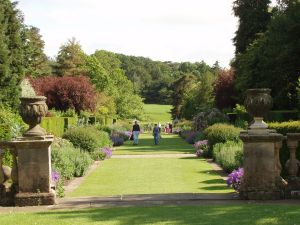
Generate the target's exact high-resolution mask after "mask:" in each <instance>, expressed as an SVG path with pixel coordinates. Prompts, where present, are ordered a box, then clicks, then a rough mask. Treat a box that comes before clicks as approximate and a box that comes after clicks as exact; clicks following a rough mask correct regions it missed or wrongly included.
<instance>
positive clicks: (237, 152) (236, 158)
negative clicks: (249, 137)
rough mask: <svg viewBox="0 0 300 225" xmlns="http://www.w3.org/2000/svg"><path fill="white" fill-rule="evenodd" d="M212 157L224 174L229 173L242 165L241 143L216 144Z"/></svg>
mask: <svg viewBox="0 0 300 225" xmlns="http://www.w3.org/2000/svg"><path fill="white" fill-rule="evenodd" d="M213 157H214V159H215V161H216V162H217V163H218V164H220V166H222V168H223V169H224V170H225V171H226V172H228V173H230V172H232V171H233V170H234V169H237V168H239V167H241V166H242V164H243V142H242V141H238V142H235V141H227V142H225V143H217V144H215V145H214V148H213Z"/></svg>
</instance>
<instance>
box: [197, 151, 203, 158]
mask: <svg viewBox="0 0 300 225" xmlns="http://www.w3.org/2000/svg"><path fill="white" fill-rule="evenodd" d="M195 154H196V156H197V157H200V156H201V155H202V154H203V150H202V149H199V150H197V151H196V153H195Z"/></svg>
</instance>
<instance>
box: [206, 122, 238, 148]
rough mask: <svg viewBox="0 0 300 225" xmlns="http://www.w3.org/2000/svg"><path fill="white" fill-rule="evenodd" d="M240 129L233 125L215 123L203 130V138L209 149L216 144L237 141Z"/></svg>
mask: <svg viewBox="0 0 300 225" xmlns="http://www.w3.org/2000/svg"><path fill="white" fill-rule="evenodd" d="M240 130H241V129H240V128H237V127H234V126H233V125H229V124H224V123H216V124H214V125H212V126H210V127H208V128H206V129H205V130H204V132H203V133H204V135H205V138H206V139H207V140H208V143H209V145H210V147H211V148H213V146H214V145H215V144H216V143H225V142H226V141H236V142H237V141H239V135H240Z"/></svg>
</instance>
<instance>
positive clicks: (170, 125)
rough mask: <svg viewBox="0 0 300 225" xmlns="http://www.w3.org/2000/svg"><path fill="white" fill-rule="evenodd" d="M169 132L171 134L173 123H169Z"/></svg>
mask: <svg viewBox="0 0 300 225" xmlns="http://www.w3.org/2000/svg"><path fill="white" fill-rule="evenodd" d="M169 133H170V134H172V133H173V124H172V123H169Z"/></svg>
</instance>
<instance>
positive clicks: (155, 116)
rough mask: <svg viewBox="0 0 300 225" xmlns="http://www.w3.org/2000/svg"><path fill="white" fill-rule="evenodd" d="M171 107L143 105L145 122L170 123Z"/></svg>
mask: <svg viewBox="0 0 300 225" xmlns="http://www.w3.org/2000/svg"><path fill="white" fill-rule="evenodd" d="M171 108H172V106H171V105H157V104H145V105H144V111H145V117H146V121H145V122H152V123H158V122H160V123H167V122H171V121H172V118H171V113H170V112H171Z"/></svg>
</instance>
